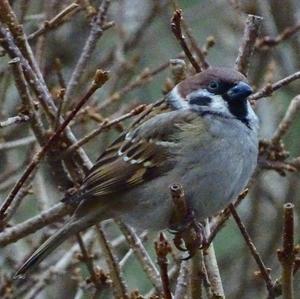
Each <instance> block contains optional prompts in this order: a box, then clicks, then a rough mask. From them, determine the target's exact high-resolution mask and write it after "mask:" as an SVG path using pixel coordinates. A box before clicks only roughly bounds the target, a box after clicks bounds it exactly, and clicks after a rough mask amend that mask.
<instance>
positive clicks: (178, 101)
mask: <svg viewBox="0 0 300 299" xmlns="http://www.w3.org/2000/svg"><path fill="white" fill-rule="evenodd" d="M177 88H178V87H177V86H176V87H174V88H173V89H172V91H171V92H170V93H169V95H168V97H167V101H168V103H169V104H170V105H171V106H172V107H173V108H175V109H176V110H183V109H188V108H189V104H188V102H187V101H186V100H185V99H184V98H182V97H181V95H180V94H179V92H178V90H177Z"/></svg>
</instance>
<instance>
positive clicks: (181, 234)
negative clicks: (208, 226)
mask: <svg viewBox="0 0 300 299" xmlns="http://www.w3.org/2000/svg"><path fill="white" fill-rule="evenodd" d="M181 216H183V217H182V220H181V222H178V219H177V222H176V223H174V222H173V223H171V225H170V230H171V233H173V234H174V235H175V236H174V239H173V241H174V245H175V247H176V248H177V249H178V250H180V251H187V252H188V256H187V257H185V258H183V259H184V260H186V259H189V258H191V257H192V256H193V255H194V254H195V253H196V251H197V250H198V249H199V248H201V247H203V246H204V245H205V244H206V243H207V240H206V236H205V231H204V226H203V225H202V224H201V223H199V222H198V221H197V220H196V218H195V214H194V212H193V211H192V210H191V209H188V210H187V214H186V215H181ZM183 244H184V245H185V247H183Z"/></svg>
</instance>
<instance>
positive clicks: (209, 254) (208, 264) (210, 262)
mask: <svg viewBox="0 0 300 299" xmlns="http://www.w3.org/2000/svg"><path fill="white" fill-rule="evenodd" d="M205 234H206V235H207V236H209V234H210V225H209V221H208V220H206V223H205ZM203 258H204V265H205V269H206V273H207V276H208V280H209V282H210V287H211V291H212V293H213V296H214V298H219V299H225V293H224V288H223V284H222V279H221V275H220V270H219V266H218V262H217V258H216V253H215V249H214V245H213V243H211V244H210V246H209V247H208V248H207V249H205V250H204V252H203Z"/></svg>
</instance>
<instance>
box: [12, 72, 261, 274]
mask: <svg viewBox="0 0 300 299" xmlns="http://www.w3.org/2000/svg"><path fill="white" fill-rule="evenodd" d="M252 92H253V90H252V88H251V86H250V84H249V83H248V80H247V78H246V77H245V76H244V75H243V74H241V73H240V72H238V71H236V70H234V69H232V68H226V67H209V68H208V69H206V70H203V71H202V72H200V73H197V74H195V75H192V76H190V77H188V78H187V79H185V80H183V81H181V82H180V83H178V84H177V85H176V86H175V87H174V88H173V89H172V90H171V91H170V92H169V93H168V94H167V95H166V96H165V97H164V98H163V99H162V100H161V101H159V102H158V103H156V104H153V105H152V106H151V109H149V110H148V111H146V112H144V113H143V114H142V115H141V116H140V117H139V118H138V119H137V120H136V121H135V122H134V123H133V124H132V125H131V126H129V128H128V129H127V130H126V131H125V132H124V133H122V134H121V135H120V136H119V137H118V138H117V139H116V140H115V141H114V142H112V143H111V144H110V145H109V146H108V147H107V148H106V150H105V151H104V152H103V153H102V154H101V155H100V156H99V158H98V159H97V161H96V162H95V164H94V166H93V167H92V168H91V169H90V171H89V173H88V174H87V175H86V177H85V179H84V180H83V182H82V184H81V186H80V188H79V189H78V191H77V192H76V193H75V194H73V195H70V196H67V197H66V198H64V199H63V200H62V201H63V202H65V203H66V204H73V205H75V206H76V209H75V211H74V213H73V215H72V216H71V217H70V219H69V220H68V221H67V223H66V224H64V225H63V226H62V228H60V229H59V230H58V231H57V232H55V233H54V234H53V235H52V236H51V237H50V238H49V239H48V240H46V241H45V242H44V243H43V244H42V245H41V246H40V247H39V248H38V249H37V250H36V251H35V252H34V253H33V254H32V255H31V256H30V257H29V258H28V259H27V260H26V261H25V263H24V264H23V265H22V266H21V267H20V268H19V269H18V270H17V272H16V273H15V277H23V276H24V275H25V273H26V272H29V270H32V269H33V268H34V267H35V266H37V265H38V264H39V263H40V262H41V261H42V260H44V258H46V257H47V256H48V255H49V254H50V253H51V252H52V251H54V250H55V249H56V248H57V247H58V246H59V245H60V244H62V243H63V242H64V241H65V240H66V239H67V238H68V237H70V236H71V235H73V234H76V233H78V232H80V231H82V230H84V229H86V228H88V227H90V226H92V225H94V224H96V223H99V222H101V221H103V220H106V219H109V218H115V219H120V220H121V221H123V222H125V223H126V224H128V225H130V226H132V227H133V228H135V229H147V230H152V231H159V230H164V229H167V228H168V225H169V221H170V217H171V215H172V207H173V204H172V199H171V196H170V193H169V188H168V186H170V185H171V184H173V183H176V184H177V183H178V184H180V185H181V186H182V187H183V189H184V192H185V198H186V201H187V204H188V206H189V207H190V208H191V209H192V210H193V212H194V217H195V218H196V219H197V220H199V221H201V220H203V219H205V218H207V217H210V216H212V215H214V214H216V213H217V212H218V211H220V210H221V209H223V208H225V207H226V206H227V205H228V204H229V203H230V202H231V201H232V200H233V199H234V198H236V197H237V196H238V194H239V193H240V192H241V191H242V190H243V189H244V188H245V186H246V185H247V183H248V181H249V179H250V178H251V176H252V174H253V172H254V170H255V168H256V164H257V156H258V129H259V121H258V118H257V116H256V114H255V112H254V110H253V109H252V107H251V105H250V103H249V101H248V97H249V95H250V94H251V93H252Z"/></svg>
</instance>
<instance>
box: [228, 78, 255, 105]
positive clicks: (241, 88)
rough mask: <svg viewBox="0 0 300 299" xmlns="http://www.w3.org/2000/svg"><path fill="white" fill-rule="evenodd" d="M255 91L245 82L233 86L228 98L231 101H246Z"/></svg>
mask: <svg viewBox="0 0 300 299" xmlns="http://www.w3.org/2000/svg"><path fill="white" fill-rule="evenodd" d="M252 92H253V89H252V88H251V86H250V85H248V84H247V83H245V82H242V81H240V82H238V83H237V84H236V85H235V86H233V87H232V88H231V89H229V91H228V92H227V96H228V98H229V99H230V100H244V99H246V98H247V97H248V96H249V95H250V94H251V93H252Z"/></svg>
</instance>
